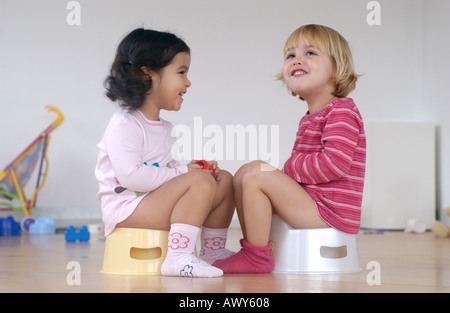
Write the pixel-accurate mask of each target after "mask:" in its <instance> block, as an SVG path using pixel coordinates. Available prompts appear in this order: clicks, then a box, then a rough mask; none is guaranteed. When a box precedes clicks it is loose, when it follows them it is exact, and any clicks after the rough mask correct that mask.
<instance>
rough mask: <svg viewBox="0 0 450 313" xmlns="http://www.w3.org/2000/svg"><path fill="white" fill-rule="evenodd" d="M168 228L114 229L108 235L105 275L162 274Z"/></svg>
mask: <svg viewBox="0 0 450 313" xmlns="http://www.w3.org/2000/svg"><path fill="white" fill-rule="evenodd" d="M168 236H169V232H168V231H163V230H153V229H141V228H119V227H117V228H115V229H114V230H113V232H112V233H111V234H109V235H108V236H107V237H106V243H105V254H104V257H103V268H102V270H101V273H103V274H127V275H130V274H131V275H133V274H134V275H161V265H162V263H163V262H164V259H165V258H166V255H167V238H168Z"/></svg>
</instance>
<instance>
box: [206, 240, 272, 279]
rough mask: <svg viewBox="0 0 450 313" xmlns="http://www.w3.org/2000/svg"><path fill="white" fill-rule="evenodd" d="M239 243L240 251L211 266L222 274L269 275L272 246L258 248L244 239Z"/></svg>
mask: <svg viewBox="0 0 450 313" xmlns="http://www.w3.org/2000/svg"><path fill="white" fill-rule="evenodd" d="M240 242H241V246H242V249H241V251H239V252H238V253H236V254H234V255H232V256H231V257H229V258H227V259H224V260H217V261H215V262H214V263H213V266H216V267H218V268H220V269H222V270H223V272H224V273H270V271H271V270H272V268H273V257H272V255H271V250H272V245H271V244H267V246H265V247H258V246H254V245H252V244H250V243H248V242H247V240H245V239H241V241H240Z"/></svg>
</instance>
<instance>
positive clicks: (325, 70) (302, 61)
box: [282, 38, 335, 101]
mask: <svg viewBox="0 0 450 313" xmlns="http://www.w3.org/2000/svg"><path fill="white" fill-rule="evenodd" d="M284 57H285V58H284V65H283V70H282V74H283V79H284V82H285V83H286V86H287V87H288V88H289V90H291V91H292V92H294V93H296V94H297V95H299V96H300V97H302V98H303V99H305V100H306V101H308V98H311V97H317V96H320V95H324V94H325V93H326V94H329V95H331V94H332V93H333V92H334V90H335V83H334V81H333V73H334V69H333V64H332V61H331V58H330V57H329V56H328V55H327V54H326V53H323V52H322V51H320V50H319V49H318V48H316V47H314V46H312V45H310V44H309V43H308V42H307V41H305V40H304V39H303V38H300V39H299V41H298V44H297V47H293V48H291V49H288V50H287V51H286V54H285V56H284Z"/></svg>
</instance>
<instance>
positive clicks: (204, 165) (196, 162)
mask: <svg viewBox="0 0 450 313" xmlns="http://www.w3.org/2000/svg"><path fill="white" fill-rule="evenodd" d="M194 164H199V165H201V166H202V167H203V169H204V170H210V171H211V175H212V176H214V168H213V167H212V166H211V165H210V164H209V163H208V162H206V161H205V160H199V161H195V162H194Z"/></svg>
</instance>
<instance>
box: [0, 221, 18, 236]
mask: <svg viewBox="0 0 450 313" xmlns="http://www.w3.org/2000/svg"><path fill="white" fill-rule="evenodd" d="M20 235H22V230H21V229H20V223H18V222H16V221H15V220H14V218H13V217H12V216H8V217H7V218H0V237H1V236H5V237H6V236H20Z"/></svg>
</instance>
